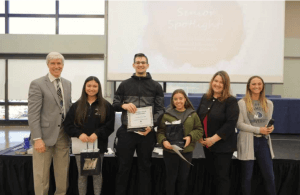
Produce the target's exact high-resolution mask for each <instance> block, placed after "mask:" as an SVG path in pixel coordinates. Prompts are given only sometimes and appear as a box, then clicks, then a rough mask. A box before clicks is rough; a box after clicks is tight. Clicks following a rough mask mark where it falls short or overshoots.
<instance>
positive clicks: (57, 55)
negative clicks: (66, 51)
mask: <svg viewBox="0 0 300 195" xmlns="http://www.w3.org/2000/svg"><path fill="white" fill-rule="evenodd" d="M54 59H61V62H62V64H65V63H64V62H65V58H64V56H63V55H61V54H60V53H58V52H55V51H54V52H50V53H49V54H48V55H47V57H46V63H47V65H48V63H49V62H50V60H54Z"/></svg>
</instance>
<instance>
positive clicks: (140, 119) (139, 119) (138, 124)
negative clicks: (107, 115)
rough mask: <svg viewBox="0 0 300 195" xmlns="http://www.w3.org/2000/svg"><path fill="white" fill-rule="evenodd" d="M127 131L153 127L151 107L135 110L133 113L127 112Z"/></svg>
mask: <svg viewBox="0 0 300 195" xmlns="http://www.w3.org/2000/svg"><path fill="white" fill-rule="evenodd" d="M127 115H128V126H127V128H128V129H134V128H144V127H152V126H153V115H152V106H147V107H142V108H137V111H136V112H135V113H130V112H128V111H127Z"/></svg>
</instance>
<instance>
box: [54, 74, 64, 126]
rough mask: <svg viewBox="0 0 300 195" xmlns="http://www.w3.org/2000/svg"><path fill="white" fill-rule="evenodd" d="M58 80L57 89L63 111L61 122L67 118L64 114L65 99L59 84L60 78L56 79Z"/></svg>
mask: <svg viewBox="0 0 300 195" xmlns="http://www.w3.org/2000/svg"><path fill="white" fill-rule="evenodd" d="M56 82H57V88H56V90H57V96H58V99H59V105H60V108H61V113H62V115H61V122H63V121H64V118H65V116H64V109H63V107H64V101H63V97H62V92H61V88H60V86H59V83H60V80H59V79H56Z"/></svg>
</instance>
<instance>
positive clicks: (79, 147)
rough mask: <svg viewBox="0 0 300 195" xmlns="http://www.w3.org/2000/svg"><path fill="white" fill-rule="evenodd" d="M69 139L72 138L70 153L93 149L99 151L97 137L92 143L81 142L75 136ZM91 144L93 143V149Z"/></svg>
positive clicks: (91, 150)
mask: <svg viewBox="0 0 300 195" xmlns="http://www.w3.org/2000/svg"><path fill="white" fill-rule="evenodd" d="M71 139H72V153H73V154H80V153H81V152H93V151H94V152H97V151H99V149H98V140H97V139H96V140H95V141H94V143H91V142H82V141H81V140H80V139H79V138H77V137H72V138H71ZM86 143H88V148H87V144H86ZM93 144H94V148H95V150H93ZM87 149H88V150H87ZM96 149H97V150H96Z"/></svg>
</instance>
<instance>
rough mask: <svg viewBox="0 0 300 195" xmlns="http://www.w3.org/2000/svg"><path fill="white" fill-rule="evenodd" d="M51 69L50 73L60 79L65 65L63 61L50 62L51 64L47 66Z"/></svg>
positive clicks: (54, 60)
mask: <svg viewBox="0 0 300 195" xmlns="http://www.w3.org/2000/svg"><path fill="white" fill-rule="evenodd" d="M47 66H48V68H49V72H50V73H51V74H52V75H53V76H54V77H55V78H58V77H60V74H61V72H62V70H63V68H64V64H63V63H62V60H61V59H53V60H50V61H49V63H48V64H47Z"/></svg>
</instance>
